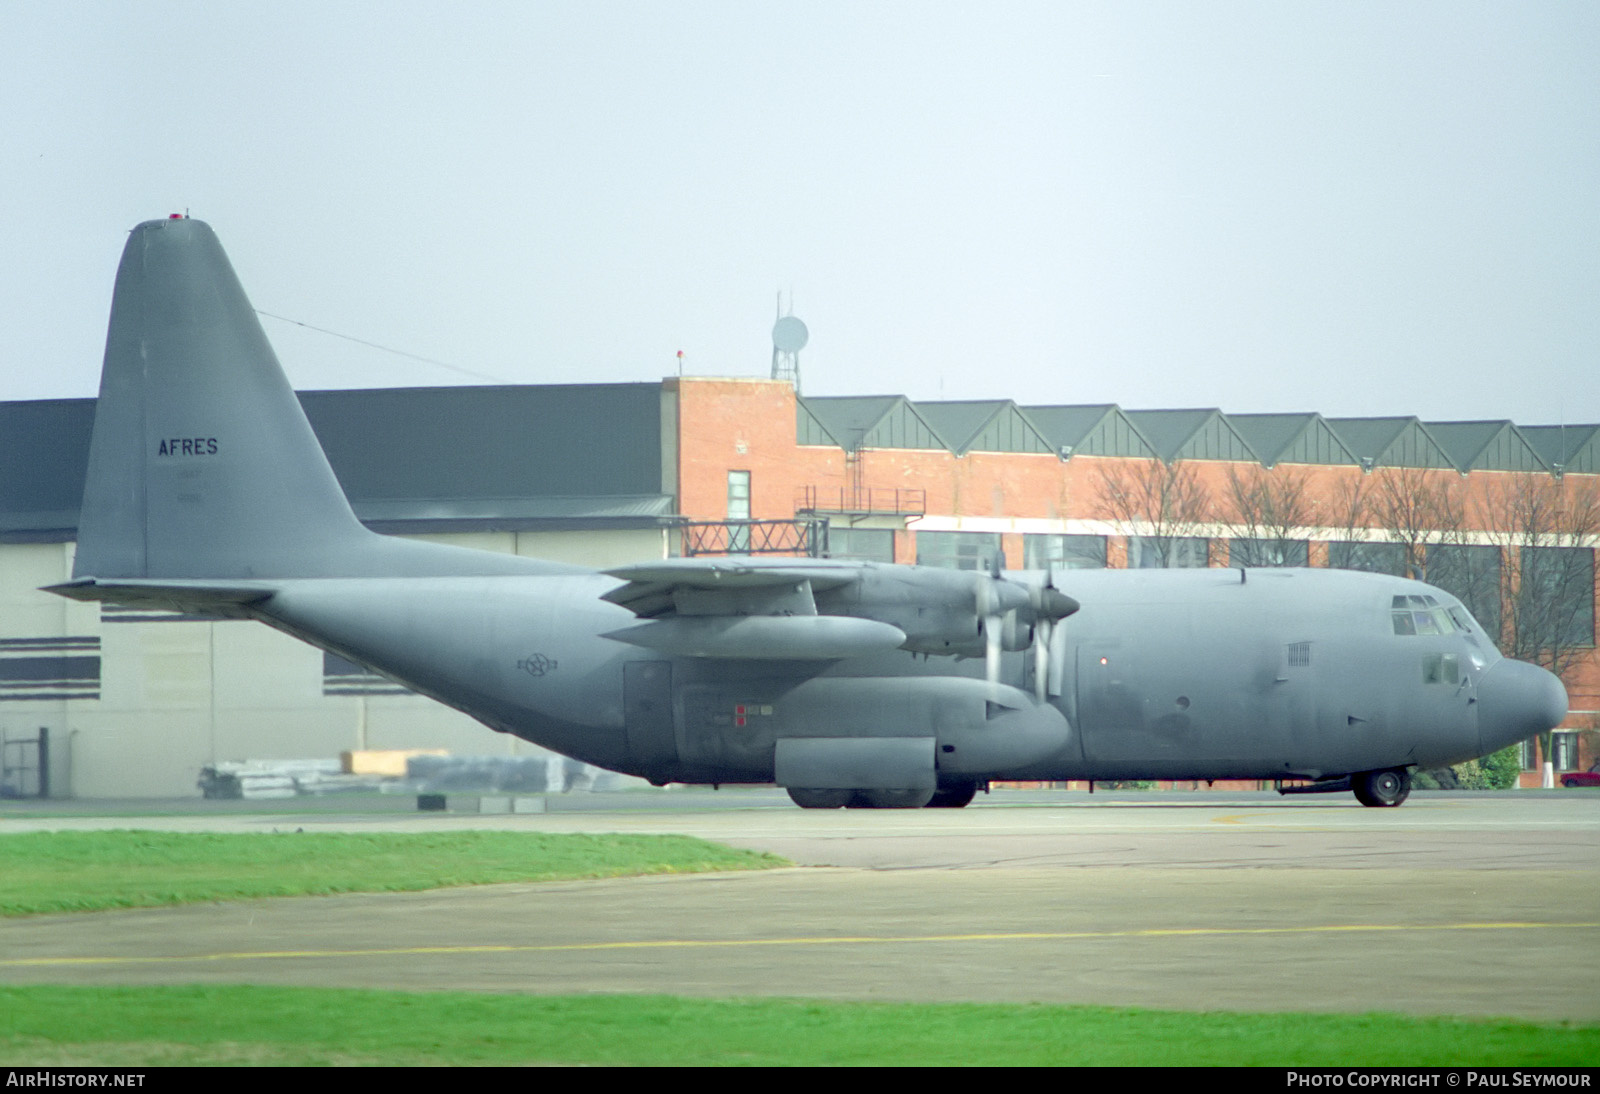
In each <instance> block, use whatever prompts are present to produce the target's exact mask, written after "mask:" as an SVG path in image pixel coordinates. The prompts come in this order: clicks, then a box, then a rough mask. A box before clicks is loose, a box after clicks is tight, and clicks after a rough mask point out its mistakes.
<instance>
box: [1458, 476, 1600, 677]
mask: <svg viewBox="0 0 1600 1094" xmlns="http://www.w3.org/2000/svg"><path fill="white" fill-rule="evenodd" d="M1482 506H1483V513H1482V514H1481V518H1480V520H1479V523H1481V524H1482V525H1483V527H1484V528H1486V529H1489V531H1488V532H1487V533H1486V535H1487V536H1488V538H1489V539H1490V540H1491V542H1493V543H1495V544H1496V545H1497V546H1498V547H1499V548H1500V550H1501V553H1502V558H1503V564H1502V567H1501V569H1502V573H1503V575H1504V576H1503V578H1502V584H1501V592H1502V600H1503V603H1504V607H1505V613H1506V620H1505V626H1504V628H1503V629H1502V632H1501V646H1502V650H1503V652H1504V653H1505V654H1506V655H1507V656H1508V657H1515V658H1517V659H1518V660H1521V661H1532V662H1534V663H1535V664H1539V665H1543V666H1544V667H1545V668H1547V669H1549V670H1550V671H1551V672H1553V673H1555V674H1556V675H1557V676H1564V675H1565V674H1566V673H1567V672H1568V671H1569V670H1570V669H1571V668H1572V666H1573V665H1574V664H1575V663H1576V662H1577V661H1578V660H1579V659H1580V658H1582V657H1584V656H1586V655H1587V653H1588V651H1589V650H1591V649H1593V648H1594V570H1595V565H1594V549H1595V547H1596V545H1597V544H1600V483H1597V482H1596V480H1595V479H1593V478H1590V477H1589V476H1581V477H1580V476H1567V477H1565V478H1561V479H1556V478H1552V477H1550V476H1548V475H1542V474H1519V475H1508V476H1506V477H1505V478H1504V479H1503V480H1500V481H1497V482H1495V483H1493V484H1491V485H1490V486H1489V488H1488V490H1487V491H1486V493H1485V496H1484V500H1483V502H1482Z"/></svg>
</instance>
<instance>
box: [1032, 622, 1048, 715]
mask: <svg viewBox="0 0 1600 1094" xmlns="http://www.w3.org/2000/svg"><path fill="white" fill-rule="evenodd" d="M1050 630H1051V627H1050V620H1048V619H1044V618H1041V619H1040V620H1039V621H1038V622H1037V623H1035V624H1034V625H1033V693H1034V695H1035V697H1036V698H1038V700H1039V702H1041V703H1042V702H1044V700H1045V693H1046V688H1047V686H1048V684H1049V682H1050Z"/></svg>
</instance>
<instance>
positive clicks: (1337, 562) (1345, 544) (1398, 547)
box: [1328, 539, 1406, 577]
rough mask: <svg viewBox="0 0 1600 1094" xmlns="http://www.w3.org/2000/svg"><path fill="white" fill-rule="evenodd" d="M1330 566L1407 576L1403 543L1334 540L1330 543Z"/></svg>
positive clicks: (1339, 568) (1338, 568)
mask: <svg viewBox="0 0 1600 1094" xmlns="http://www.w3.org/2000/svg"><path fill="white" fill-rule="evenodd" d="M1328 566H1329V567H1330V568H1332V569H1335V570H1365V571H1366V572H1367V573H1370V574H1392V575H1393V576H1395V577H1405V576H1406V547H1405V544H1403V543H1362V542H1359V541H1350V540H1339V539H1336V540H1333V541H1332V542H1330V543H1329V544H1328Z"/></svg>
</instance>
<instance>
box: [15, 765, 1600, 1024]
mask: <svg viewBox="0 0 1600 1094" xmlns="http://www.w3.org/2000/svg"><path fill="white" fill-rule="evenodd" d="M615 797H616V800H614V801H608V800H607V799H606V798H605V797H603V796H580V795H572V796H570V799H569V798H563V799H552V800H551V803H550V811H549V812H545V813H540V814H532V815H526V814H522V815H504V814H502V815H490V816H479V815H474V814H463V813H458V814H449V815H438V814H418V813H416V812H414V811H411V810H410V809H409V808H408V805H409V803H406V802H398V803H393V804H382V805H378V806H374V805H373V804H372V803H370V802H369V803H362V804H359V805H357V804H355V803H343V804H341V803H339V802H337V801H334V802H325V803H321V804H319V805H318V806H316V807H314V808H312V809H310V810H306V809H304V808H303V807H302V808H301V809H300V810H298V811H274V812H270V813H269V812H262V811H260V807H259V806H256V807H255V808H254V809H252V804H253V803H207V804H206V805H205V806H204V807H201V808H196V807H195V806H194V805H193V804H192V803H183V804H181V805H179V804H174V805H173V806H172V807H171V808H166V809H162V810H160V815H145V816H107V815H103V814H102V815H82V814H81V812H80V814H79V815H70V816H69V815H62V812H61V811H60V809H59V808H35V809H23V808H14V806H15V804H16V803H7V804H6V807H5V809H4V811H3V812H0V833H4V832H14V831H22V830H28V829H35V828H68V827H71V828H81V827H131V828H164V829H180V830H181V829H208V830H225V831H270V830H274V829H276V830H279V831H283V830H286V829H287V830H293V829H295V828H301V829H304V830H307V831H310V830H378V831H407V830H416V829H421V828H460V827H472V828H476V827H495V828H514V829H521V830H528V831H595V832H601V831H626V832H686V833H689V834H693V835H698V836H703V837H706V838H709V839H715V840H719V841H722V842H725V843H729V844H734V845H738V846H743V847H752V848H759V849H763V850H771V851H774V852H776V853H778V854H781V855H784V856H786V857H788V858H789V859H791V860H792V861H794V862H796V863H798V864H799V865H797V866H796V867H795V868H792V869H784V870H776V871H769V872H763V873H744V874H722V875H694V876H685V877H649V878H624V879H614V880H608V881H594V882H562V883H547V884H537V885H534V884H513V885H493V886H482V887H474V888H466V889H454V890H442V891H434V892H427V893H410V894H383V895H354V896H342V897H317V898H292V899H278V900H255V901H241V902H235V903H226V904H215V905H202V906H191V907H182V908H171V909H151V910H142V911H127V912H105V913H94V914H87V915H56V916H37V917H28V918H23V919H11V920H7V921H5V922H4V923H3V925H0V981H5V982H14V983H24V982H59V983H102V984H104V983H188V982H211V983H241V982H248V983H270V984H300V985H314V986H333V985H338V986H362V987H388V988H401V989H412V990H444V989H461V990H477V991H530V992H600V991H624V992H676V993H689V994H703V995H786V996H823V997H830V998H849V999H884V1000H890V999H892V1000H918V1001H956V1000H995V1001H1014V1002H1027V1001H1046V1002H1060V1003H1102V1004H1120V1005H1137V1006H1146V1007H1162V1008H1184V1009H1226V1010H1319V1011H1347V1012H1359V1011H1369V1010H1384V1011H1404V1012H1409V1013H1415V1014H1461V1015H1481V1016H1491V1015H1503V1016H1508V1017H1523V1018H1534V1019H1542V1020H1549V1019H1571V1020H1577V1021H1584V1022H1594V1021H1600V988H1597V983H1600V979H1597V975H1596V973H1595V970H1594V962H1593V960H1592V954H1593V953H1594V952H1596V947H1597V944H1600V793H1594V792H1583V791H1580V792H1571V791H1567V792H1563V791H1554V792H1520V793H1512V794H1506V795H1484V794H1464V793H1463V794H1416V795H1413V797H1412V799H1411V801H1409V802H1408V803H1407V804H1406V805H1404V806H1402V807H1401V808H1399V809H1392V810H1380V809H1364V808H1362V807H1360V806H1358V805H1356V804H1355V803H1354V801H1353V800H1347V799H1346V798H1345V797H1344V796H1338V797H1331V796H1330V797H1317V798H1290V799H1280V798H1278V797H1277V796H1276V795H1270V794H1223V793H1207V792H1198V793H1193V794H1185V793H1167V794H1159V795H1157V794H1123V795H1105V794H1095V795H1094V796H1092V797H1090V796H1089V795H1086V794H1068V793H1045V792H1038V793H1015V792H1013V793H996V794H994V795H991V796H989V797H988V798H980V800H979V801H978V802H977V803H975V804H974V805H973V806H972V807H969V808H968V809H965V810H959V811H957V810H913V811H881V812H880V811H865V810H864V811H854V810H848V811H831V812H814V811H801V810H798V809H794V808H793V807H791V806H788V805H787V804H786V799H784V798H783V797H782V795H781V792H775V791H770V790H748V791H722V792H718V793H713V792H711V791H684V792H674V793H665V794H629V795H618V796H615ZM576 799H582V800H581V802H578V801H576ZM124 808H131V806H124ZM145 808H146V809H148V808H149V804H148V803H145Z"/></svg>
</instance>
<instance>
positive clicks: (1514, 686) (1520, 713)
mask: <svg viewBox="0 0 1600 1094" xmlns="http://www.w3.org/2000/svg"><path fill="white" fill-rule="evenodd" d="M1566 716H1567V689H1566V688H1564V687H1562V686H1561V680H1560V679H1559V678H1558V677H1557V676H1556V675H1555V674H1554V673H1549V672H1546V671H1545V670H1544V669H1542V668H1540V667H1539V666H1538V665H1530V664H1528V663H1527V662H1526V661H1513V660H1511V659H1510V658H1509V657H1508V658H1506V659H1504V660H1502V661H1497V662H1495V663H1494V664H1493V665H1491V666H1490V667H1489V671H1488V672H1486V673H1484V674H1483V678H1482V679H1481V680H1479V681H1478V738H1479V742H1480V745H1481V747H1482V749H1483V753H1484V755H1488V754H1489V753H1491V752H1495V751H1498V750H1499V749H1502V748H1505V747H1506V746H1507V745H1511V744H1516V743H1517V742H1518V741H1525V740H1527V739H1528V738H1529V737H1532V736H1533V735H1534V734H1535V733H1543V732H1544V731H1545V730H1547V729H1554V728H1555V727H1556V726H1558V725H1560V724H1561V721H1562V719H1564V718H1565V717H1566Z"/></svg>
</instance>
